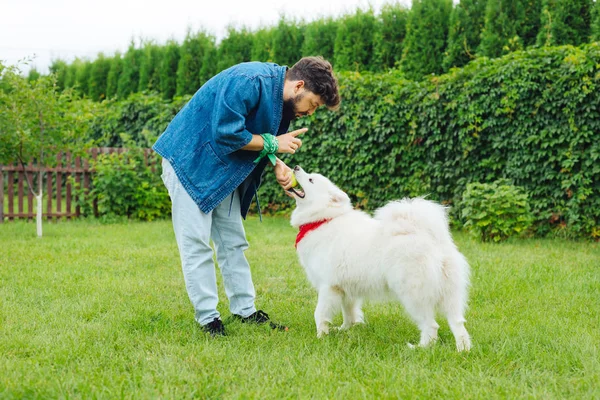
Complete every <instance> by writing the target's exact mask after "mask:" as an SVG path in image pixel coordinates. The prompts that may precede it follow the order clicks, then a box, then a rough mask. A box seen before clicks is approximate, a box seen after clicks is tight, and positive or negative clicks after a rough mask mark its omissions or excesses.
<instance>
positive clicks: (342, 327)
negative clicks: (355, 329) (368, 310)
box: [337, 323, 352, 331]
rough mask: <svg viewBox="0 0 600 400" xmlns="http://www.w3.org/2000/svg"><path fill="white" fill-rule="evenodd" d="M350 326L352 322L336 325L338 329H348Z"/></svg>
mask: <svg viewBox="0 0 600 400" xmlns="http://www.w3.org/2000/svg"><path fill="white" fill-rule="evenodd" d="M351 327H352V324H346V323H343V324H342V325H341V326H338V327H337V330H338V331H347V330H348V329H350V328H351Z"/></svg>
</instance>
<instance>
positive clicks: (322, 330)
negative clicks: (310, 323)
mask: <svg viewBox="0 0 600 400" xmlns="http://www.w3.org/2000/svg"><path fill="white" fill-rule="evenodd" d="M325 335H329V325H327V324H322V325H321V326H319V328H317V338H319V339H321V338H322V337H323V336H325Z"/></svg>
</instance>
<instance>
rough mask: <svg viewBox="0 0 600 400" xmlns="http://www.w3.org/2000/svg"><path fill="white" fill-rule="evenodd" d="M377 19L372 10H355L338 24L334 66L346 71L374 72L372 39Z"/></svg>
mask: <svg viewBox="0 0 600 400" xmlns="http://www.w3.org/2000/svg"><path fill="white" fill-rule="evenodd" d="M376 29H377V19H376V18H375V15H374V14H373V10H372V9H369V10H367V11H363V10H361V9H357V10H356V13H354V14H349V15H346V16H344V17H343V18H342V19H341V20H339V22H338V29H337V34H336V38H335V48H334V51H335V66H336V68H337V69H343V70H348V71H356V70H367V71H374V70H376V69H377V68H376V66H375V62H374V57H373V56H374V38H375V32H376Z"/></svg>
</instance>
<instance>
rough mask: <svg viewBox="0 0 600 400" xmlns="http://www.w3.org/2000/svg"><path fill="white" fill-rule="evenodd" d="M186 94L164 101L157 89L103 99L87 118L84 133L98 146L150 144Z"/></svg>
mask: <svg viewBox="0 0 600 400" xmlns="http://www.w3.org/2000/svg"><path fill="white" fill-rule="evenodd" d="M189 98H190V96H184V97H176V98H175V99H173V100H172V101H167V100H164V99H163V98H162V97H161V96H160V94H158V93H148V94H141V93H136V94H133V95H131V96H129V97H128V98H127V99H126V100H122V101H117V100H110V101H107V102H104V103H103V107H101V108H100V110H99V111H98V112H97V113H96V115H95V116H94V117H93V118H92V119H90V121H89V130H88V137H89V138H90V139H91V140H92V141H93V143H94V145H95V146H99V147H126V146H127V145H128V144H133V145H134V146H136V147H146V148H147V147H151V146H152V145H153V144H154V142H155V141H156V139H157V138H158V136H159V135H160V134H161V133H162V132H163V131H164V130H165V129H166V127H167V125H168V124H169V122H171V120H172V119H173V117H175V115H176V114H177V112H179V110H180V109H181V108H182V107H183V105H184V104H185V102H187V100H189Z"/></svg>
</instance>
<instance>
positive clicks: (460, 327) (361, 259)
mask: <svg viewBox="0 0 600 400" xmlns="http://www.w3.org/2000/svg"><path fill="white" fill-rule="evenodd" d="M294 171H295V175H296V179H297V181H298V183H299V184H300V186H301V188H302V190H300V188H298V189H291V190H290V192H289V195H290V196H292V197H294V198H295V199H296V209H295V210H294V212H293V213H292V219H291V223H292V225H293V226H295V227H298V228H300V232H299V233H298V237H297V239H296V248H297V252H298V257H299V259H300V263H301V264H302V266H303V267H304V269H305V270H306V274H307V275H308V279H309V280H310V281H311V283H312V284H313V286H314V287H315V288H316V289H317V291H318V294H319V295H318V302H317V308H316V310H315V322H316V325H317V337H322V336H323V335H326V334H328V333H329V324H331V321H332V319H333V316H334V315H335V313H336V312H338V311H339V309H340V308H341V310H342V314H343V318H344V322H343V325H342V326H341V327H340V329H347V328H349V327H351V326H352V325H353V324H357V323H363V313H362V310H361V304H362V300H363V299H367V298H368V299H386V298H393V299H396V300H399V301H400V302H401V303H402V304H403V305H404V307H405V309H406V311H407V312H408V314H409V315H410V316H411V317H412V319H413V320H414V321H415V323H416V324H417V325H418V327H419V329H420V330H421V340H420V342H419V346H427V345H428V344H430V343H431V342H433V341H435V340H436V339H437V330H438V328H439V325H438V324H437V323H436V321H435V318H434V317H435V311H436V307H437V308H438V309H439V310H440V311H441V312H442V313H443V314H444V315H445V316H446V318H447V319H448V323H449V325H450V328H451V329H452V333H453V334H454V337H455V339H456V347H457V349H458V351H463V350H469V349H470V348H471V339H470V338H469V334H468V332H467V330H466V329H465V326H464V324H465V318H464V312H465V308H466V304H467V288H468V285H469V264H468V263H467V261H466V259H465V257H464V256H463V255H462V254H461V253H460V252H459V251H458V249H457V248H456V246H455V245H454V242H453V241H452V237H451V235H450V231H449V229H448V221H447V217H446V210H445V209H444V207H442V206H441V205H439V204H437V203H434V202H432V201H428V200H424V199H421V198H416V199H411V200H408V199H407V200H401V201H392V202H390V203H388V204H387V205H386V206H384V207H382V208H380V209H379V210H377V212H376V213H375V216H374V217H371V216H369V215H368V214H366V213H364V212H362V211H358V210H354V209H353V208H352V204H351V203H350V199H349V198H348V195H347V194H346V193H344V192H343V191H341V190H340V189H339V188H337V187H336V186H335V185H334V184H333V183H331V181H329V180H328V179H327V178H325V177H324V176H322V175H319V174H308V173H306V172H304V171H303V170H302V168H300V167H296V168H295V169H294ZM409 346H412V345H410V344H409Z"/></svg>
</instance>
